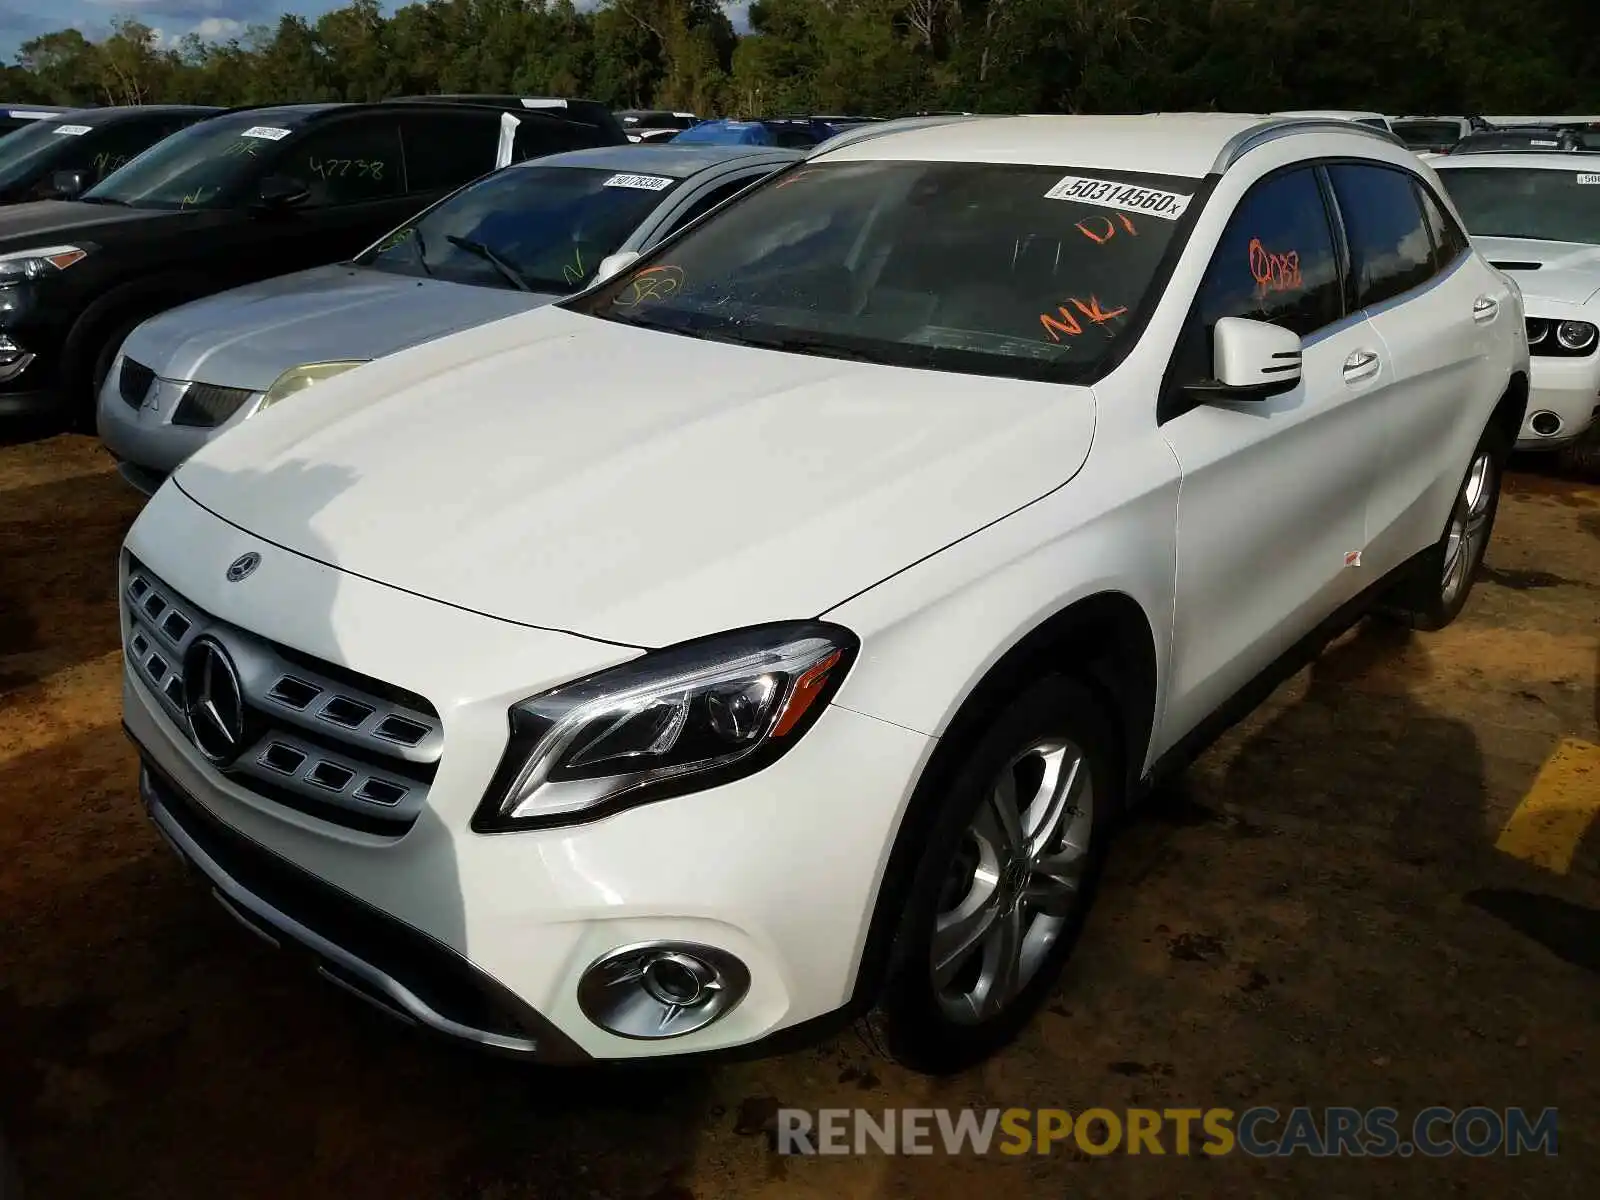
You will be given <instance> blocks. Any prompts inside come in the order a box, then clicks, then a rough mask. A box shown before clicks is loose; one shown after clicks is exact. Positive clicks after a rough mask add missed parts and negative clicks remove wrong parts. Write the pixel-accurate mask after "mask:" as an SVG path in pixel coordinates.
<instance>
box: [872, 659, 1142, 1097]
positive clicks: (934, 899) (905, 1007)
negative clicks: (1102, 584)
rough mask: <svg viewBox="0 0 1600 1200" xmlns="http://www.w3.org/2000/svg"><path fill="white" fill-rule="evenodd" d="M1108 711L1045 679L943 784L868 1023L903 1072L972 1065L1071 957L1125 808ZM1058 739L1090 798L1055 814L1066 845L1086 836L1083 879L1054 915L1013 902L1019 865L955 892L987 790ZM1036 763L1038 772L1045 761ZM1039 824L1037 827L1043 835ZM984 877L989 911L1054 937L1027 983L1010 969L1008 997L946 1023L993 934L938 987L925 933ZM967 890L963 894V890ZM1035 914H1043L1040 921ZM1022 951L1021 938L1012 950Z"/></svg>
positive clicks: (961, 907) (1015, 1025)
mask: <svg viewBox="0 0 1600 1200" xmlns="http://www.w3.org/2000/svg"><path fill="white" fill-rule="evenodd" d="M1109 713H1110V705H1109V704H1107V703H1105V702H1104V701H1103V700H1102V699H1101V698H1100V696H1099V695H1098V694H1097V693H1096V692H1094V691H1092V690H1091V689H1090V688H1088V687H1086V686H1084V685H1083V684H1081V683H1079V682H1077V681H1076V680H1073V679H1069V678H1066V677H1064V676H1057V675H1053V676H1047V677H1045V678H1043V679H1040V680H1038V681H1037V682H1035V683H1033V684H1032V685H1030V686H1029V687H1027V688H1026V689H1025V690H1024V691H1023V692H1021V693H1020V694H1019V695H1018V696H1017V697H1016V698H1015V699H1014V700H1012V701H1011V702H1010V703H1009V704H1008V705H1006V707H1005V708H1003V709H1002V710H1001V711H1000V712H998V713H997V714H996V715H995V717H994V719H993V721H992V722H990V724H989V725H988V727H987V728H986V729H985V730H984V731H983V732H982V733H981V735H979V736H978V738H977V739H976V741H975V742H974V743H973V745H972V747H971V750H970V751H969V752H968V753H967V755H966V757H965V759H964V760H963V761H962V762H961V763H960V764H959V765H958V766H957V767H956V768H955V771H954V774H953V775H952V776H951V777H950V778H949V781H948V783H947V785H946V786H945V788H944V794H943V797H942V799H941V801H940V804H939V807H938V810H937V815H936V816H935V817H934V820H933V825H932V827H931V828H930V829H929V830H928V831H927V834H926V842H925V848H924V850H923V853H922V857H921V860H920V861H919V862H918V865H917V868H916V872H915V874H914V875H913V878H912V883H911V888H910V893H909V895H908V896H907V897H906V898H905V908H904V916H903V917H902V918H901V922H900V928H899V930H898V931H897V933H896V937H895V943H894V947H893V950H892V954H891V960H890V969H889V976H888V979H887V981H886V984H885V987H884V990H883V993H882V995H881V996H880V998H879V1002H878V1009H877V1012H876V1013H875V1015H874V1024H875V1025H876V1026H877V1027H878V1030H879V1032H880V1034H881V1035H882V1039H883V1042H884V1045H885V1047H886V1049H887V1050H888V1052H889V1054H890V1055H891V1056H892V1057H893V1058H894V1059H895V1060H896V1061H898V1062H899V1063H901V1064H902V1065H904V1066H906V1067H909V1068H911V1069H912V1070H916V1071H921V1072H924V1073H927V1074H935V1075H941V1074H948V1073H950V1072H953V1071H960V1070H963V1069H965V1068H967V1067H969V1066H972V1065H973V1064H975V1063H977V1062H979V1061H981V1060H982V1059H984V1058H986V1057H988V1056H989V1055H991V1054H993V1053H994V1052H995V1051H996V1050H998V1049H1000V1048H1001V1047H1002V1046H1004V1045H1005V1044H1006V1043H1007V1042H1009V1041H1011V1040H1012V1039H1013V1038H1014V1037H1016V1035H1017V1034H1018V1033H1019V1032H1020V1031H1021V1029H1022V1028H1023V1026H1024V1025H1026V1024H1027V1022H1028V1020H1029V1018H1031V1017H1032V1016H1033V1014H1034V1012H1035V1011H1036V1010H1037V1009H1038V1008H1039V1006H1040V1005H1041V1004H1042V1003H1043V1002H1044V1000H1045V998H1046V997H1047V996H1048V995H1049V992H1050V989H1051V987H1052V985H1053V984H1054V983H1055V981H1056V978H1057V977H1058V976H1059V974H1060V972H1061V969H1062V967H1063V966H1064V965H1065V963H1066V961H1067V959H1068V958H1069V957H1070V956H1071V954H1072V950H1073V947H1074V945H1075V944H1076V942H1077V940H1078V935H1079V933H1080V932H1081V931H1082V928H1083V922H1084V918H1085V917H1086V916H1087V914H1088V911H1089V908H1090V906H1091V905H1092V903H1093V900H1094V891H1095V886H1096V884H1097V883H1098V881H1099V877H1100V871H1101V867H1102V865H1103V863H1104V861H1105V850H1106V842H1107V841H1108V837H1109V833H1110V830H1111V828H1112V825H1113V822H1114V820H1115V818H1116V815H1117V813H1118V811H1119V810H1120V807H1121V803H1122V794H1121V793H1122V779H1123V773H1122V765H1121V759H1122V751H1121V747H1120V745H1119V739H1118V737H1117V732H1116V727H1115V725H1114V724H1113V722H1112V720H1111V718H1110V716H1109ZM1056 741H1059V742H1064V743H1067V744H1069V745H1070V747H1071V749H1072V750H1073V751H1077V752H1081V762H1082V766H1083V768H1085V770H1083V771H1082V773H1081V775H1080V778H1082V779H1084V780H1086V782H1087V784H1088V786H1089V788H1090V789H1092V790H1091V791H1089V792H1088V793H1087V798H1088V799H1089V800H1090V801H1091V803H1090V805H1089V807H1088V811H1087V813H1084V812H1083V810H1082V801H1083V800H1084V799H1085V794H1084V793H1083V792H1082V791H1078V792H1076V794H1075V796H1074V797H1071V798H1070V799H1071V805H1070V806H1069V807H1065V808H1064V809H1063V810H1062V811H1063V812H1065V813H1066V814H1068V815H1066V816H1064V817H1062V818H1059V819H1060V820H1062V821H1063V822H1067V823H1076V825H1077V826H1078V827H1080V832H1079V834H1078V836H1077V837H1076V838H1075V839H1074V840H1076V841H1077V842H1079V843H1080V844H1081V843H1082V842H1083V841H1085V840H1086V842H1087V847H1086V850H1085V851H1084V853H1083V855H1082V858H1081V863H1082V867H1081V876H1080V877H1079V879H1078V882H1077V886H1076V889H1075V891H1071V892H1069V891H1067V890H1065V889H1063V890H1061V891H1059V892H1058V893H1055V894H1056V896H1057V899H1056V900H1055V901H1053V903H1054V904H1055V905H1056V906H1057V910H1056V911H1054V912H1053V913H1051V912H1045V911H1041V910H1035V909H1033V907H1032V906H1033V904H1034V903H1035V901H1034V900H1033V899H1031V898H1029V899H1022V900H1020V901H1019V900H1017V899H1012V897H1017V896H1019V895H1021V894H1022V891H1023V888H1022V886H1021V884H1020V883H1019V881H1018V872H1019V871H1022V870H1023V868H1020V867H1015V864H1013V866H1014V868H1015V869H1012V870H1008V869H1005V868H1003V867H1002V869H1000V870H999V871H997V872H991V873H990V874H989V875H988V876H983V875H980V874H979V873H978V872H976V871H975V872H974V873H973V876H972V882H971V883H970V884H963V883H962V882H961V880H962V879H964V878H965V877H966V873H967V872H966V867H967V862H968V860H969V859H970V860H972V861H975V862H976V861H978V859H981V858H982V855H983V849H982V846H983V843H982V839H981V836H980V835H978V834H976V833H975V832H974V830H975V826H976V823H977V821H978V820H979V819H980V812H988V811H991V810H989V809H988V808H987V806H989V805H990V802H991V795H992V792H993V785H994V784H995V783H996V781H997V780H999V779H1000V778H1002V774H1003V773H1004V772H1011V773H1012V774H1011V777H1012V779H1013V781H1014V782H1015V781H1016V779H1017V778H1018V776H1017V774H1016V772H1017V771H1020V770H1022V768H1021V767H1012V766H1010V765H1009V764H1012V763H1013V762H1014V760H1016V759H1017V756H1018V755H1019V754H1023V752H1024V751H1028V750H1030V749H1031V748H1034V747H1036V746H1038V745H1039V744H1041V743H1047V744H1049V743H1053V742H1056ZM1023 761H1024V763H1030V764H1031V762H1032V761H1033V760H1031V759H1027V758H1025V759H1024V760H1023ZM1040 761H1041V764H1042V762H1043V760H1040ZM1043 769H1044V770H1048V768H1043ZM1063 773H1064V772H1063ZM1019 786H1020V787H1021V788H1028V786H1029V785H1028V784H1027V783H1026V782H1022V783H1021V784H1020V785H1019ZM1048 791H1049V789H1048V788H1045V789H1043V790H1041V791H1040V792H1039V793H1038V794H1039V795H1041V796H1042V795H1044V794H1046V792H1048ZM1024 794H1026V793H1024ZM1029 811H1030V810H1028V809H1027V808H1023V809H1022V824H1023V825H1024V826H1026V825H1027V823H1028V812H1029ZM1041 811H1045V810H1041ZM1046 823H1047V822H1040V823H1039V824H1040V826H1041V827H1042V826H1043V825H1044V824H1046ZM1067 832H1068V831H1067V830H1066V828H1065V826H1063V829H1062V834H1061V836H1062V837H1066V836H1067ZM1052 836H1054V835H1052ZM1059 848H1060V847H1059V846H1058V849H1059ZM974 856H977V857H976V858H975V857H974ZM985 861H991V862H992V860H985ZM1055 861H1060V860H1059V859H1057V860H1055ZM1022 877H1023V878H1025V879H1028V880H1030V881H1033V883H1036V884H1037V885H1038V886H1039V887H1043V886H1044V885H1045V884H1047V883H1049V881H1048V879H1045V878H1043V877H1042V876H1041V875H1038V874H1036V875H1032V876H1028V875H1026V874H1024V875H1023V876H1022ZM984 878H988V879H995V880H997V882H996V883H995V885H994V886H993V887H992V888H991V889H990V891H991V894H992V895H994V896H996V897H999V899H998V900H997V902H996V905H995V908H996V911H997V912H1003V913H1005V914H1007V915H1010V914H1017V915H1016V916H1015V917H1014V918H1013V919H1014V920H1015V921H1017V922H1020V923H1021V926H1020V927H1021V928H1023V929H1024V930H1026V932H1027V934H1028V935H1030V936H1033V935H1036V934H1037V932H1038V931H1039V930H1040V929H1046V930H1050V929H1053V930H1054V940H1053V941H1050V942H1048V944H1047V945H1046V946H1045V948H1044V949H1043V950H1042V951H1041V952H1038V953H1036V955H1035V958H1034V960H1033V961H1034V965H1033V966H1032V968H1031V970H1030V972H1029V973H1028V974H1027V975H1026V978H1025V979H1024V978H1023V976H1022V974H1021V973H1020V972H1019V974H1018V975H1017V976H1016V978H1017V979H1018V980H1019V981H1020V982H1021V986H1020V987H1017V988H1015V989H1012V990H1011V993H1010V998H1009V1000H1007V1001H1005V1002H1003V1003H1002V1004H1001V1005H1000V1006H999V1007H998V1008H997V1009H996V1010H995V1011H992V1012H990V1013H987V1014H985V1015H983V1016H979V1015H978V1014H977V1011H976V1010H977V1008H978V1007H979V1006H978V1005H973V1011H971V1012H965V1011H964V1012H963V1014H962V1016H961V1018H960V1019H958V1018H957V1017H956V1016H953V1015H952V1006H959V1005H960V1004H961V1003H963V999H958V998H953V997H952V992H954V993H957V994H958V996H959V994H960V993H961V992H962V989H963V988H964V987H965V983H964V981H963V975H964V973H966V972H972V971H974V967H973V963H974V962H976V970H975V972H974V973H975V974H976V975H977V976H978V977H980V978H979V980H978V983H977V986H978V987H980V988H981V986H982V984H981V977H982V975H983V973H984V972H985V970H987V963H988V961H989V960H988V959H987V958H985V955H987V954H989V953H990V952H991V951H990V946H991V943H990V937H991V936H992V935H986V936H984V937H982V938H978V939H975V940H974V945H975V946H979V947H980V948H978V949H973V950H970V951H968V952H967V956H966V961H965V962H964V963H963V965H962V969H961V970H960V971H957V972H955V975H954V978H953V979H952V980H950V981H949V982H948V983H947V984H946V985H945V987H944V988H943V989H941V988H939V987H937V986H936V985H935V981H934V936H935V931H936V926H937V924H938V922H939V920H940V918H941V916H943V917H945V918H946V920H947V922H948V923H949V924H950V925H952V926H954V925H956V924H958V923H959V921H958V919H957V918H956V915H955V914H957V913H959V912H961V911H965V910H967V909H968V906H969V904H970V903H971V902H972V901H973V899H974V898H975V897H977V896H978V895H979V891H980V888H981V887H983V886H984V885H983V883H982V882H981V880H982V879H984ZM952 885H953V886H952ZM967 888H970V890H965V889H967ZM1067 897H1070V899H1067ZM963 901H965V903H963ZM1008 904H1009V908H1008V907H1007V905H1008ZM976 907H983V906H976ZM974 911H975V909H974ZM1039 918H1045V923H1044V924H1043V925H1041V924H1040V923H1039ZM969 919H970V918H969ZM1005 919H1007V916H997V917H995V918H994V924H995V926H996V927H998V924H999V922H1001V921H1003V920H1005ZM1056 922H1059V924H1057V923H1056ZM947 936H949V935H948V934H947ZM1025 943H1026V937H1024V939H1023V943H1021V944H1025ZM995 953H996V956H997V958H998V957H1002V956H1001V955H1000V954H999V952H998V951H996V952H995ZM1020 957H1021V956H1020V955H1019V959H1020ZM953 960H954V956H952V961H953ZM972 994H978V993H977V992H973V993H971V994H969V995H967V996H965V997H964V999H966V1000H970V995H972ZM941 997H943V998H941Z"/></svg>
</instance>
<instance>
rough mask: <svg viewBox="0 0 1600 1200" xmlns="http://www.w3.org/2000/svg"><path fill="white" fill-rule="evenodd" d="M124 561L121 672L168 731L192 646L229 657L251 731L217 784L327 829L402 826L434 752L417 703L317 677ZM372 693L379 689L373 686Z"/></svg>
mask: <svg viewBox="0 0 1600 1200" xmlns="http://www.w3.org/2000/svg"><path fill="white" fill-rule="evenodd" d="M126 564H127V565H126V571H127V578H126V582H125V586H124V590H123V604H122V609H123V639H124V645H125V646H126V647H127V659H128V662H129V664H130V669H131V670H132V671H133V673H134V674H135V676H136V677H137V678H138V679H139V680H140V681H141V682H142V683H143V684H144V685H145V686H146V687H148V688H149V690H150V692H151V693H152V694H153V695H154V696H155V697H156V698H157V699H158V701H159V702H160V704H161V705H162V707H163V708H164V709H165V711H166V713H167V715H168V716H169V717H170V718H171V719H172V720H173V721H174V722H175V723H176V724H177V725H178V726H179V728H181V729H187V718H186V717H185V715H184V711H183V681H182V676H183V662H184V658H185V655H186V654H187V653H188V651H189V649H190V647H191V646H192V645H193V644H194V642H195V641H196V639H198V638H201V637H204V638H207V639H210V640H212V641H214V642H217V643H220V644H221V645H222V646H223V647H224V648H225V649H226V650H227V652H228V657H229V658H230V659H231V660H232V661H233V664H234V667H235V669H236V670H237V672H238V676H239V684H240V690H241V692H242V699H243V700H244V702H245V704H246V706H247V708H248V709H249V711H250V712H251V714H252V722H253V727H254V728H255V729H256V730H258V731H260V732H258V733H252V735H251V738H252V739H253V740H252V743H251V744H250V745H248V746H247V747H246V748H245V749H244V752H243V753H242V754H241V755H240V756H239V757H238V758H237V759H236V760H234V761H232V762H230V763H228V764H227V765H226V766H224V767H222V768H220V769H221V771H222V773H223V774H224V775H225V776H227V777H228V778H229V779H231V780H233V781H234V782H235V783H236V784H238V785H239V786H241V787H244V788H246V789H248V790H250V791H253V792H254V793H256V794H257V795H259V796H263V797H264V798H266V799H268V800H275V801H278V802H280V803H284V804H286V805H288V806H290V807H293V808H296V809H298V810H300V811H305V812H311V813H313V814H314V815H317V816H320V817H323V818H324V819H326V820H329V821H331V822H334V823H336V824H346V825H350V826H352V827H356V828H368V827H371V826H372V825H373V823H374V822H373V819H374V818H378V819H379V820H378V824H379V826H381V827H382V828H384V829H389V828H391V827H392V829H393V832H394V833H395V834H399V833H403V832H404V831H405V830H406V829H408V828H409V827H410V825H411V823H412V822H414V821H415V820H416V817H417V814H418V813H419V812H420V811H421V808H422V805H423V804H424V803H425V801H426V800H427V796H428V792H429V789H430V787H431V785H432V780H433V776H434V773H435V771H436V770H437V768H438V763H439V759H440V755H441V753H442V750H443V731H442V726H441V723H440V720H439V717H438V714H437V713H436V712H434V711H432V709H431V706H430V707H429V708H428V710H426V711H425V710H424V709H422V708H420V707H418V705H425V704H426V703H427V702H426V701H425V700H423V699H422V698H421V697H416V696H413V695H412V694H411V693H408V692H402V691H401V690H400V689H396V688H389V691H390V693H391V694H389V695H376V694H374V693H372V692H370V691H367V690H365V689H364V688H362V687H360V686H357V685H356V683H353V682H352V679H354V678H355V677H352V676H350V675H349V673H348V672H346V671H341V670H340V669H339V668H336V667H329V668H328V669H327V674H326V675H324V674H323V673H322V672H321V671H320V670H316V669H313V668H314V660H311V661H308V660H307V658H306V656H305V655H303V654H300V653H296V652H292V651H287V650H283V649H281V648H279V647H277V646H276V645H275V644H274V643H272V642H269V641H266V640H265V639H263V638H260V637H258V636H256V635H255V634H252V633H250V632H248V631H246V630H243V629H238V628H235V627H234V626H231V625H229V624H227V623H226V622H224V621H221V620H218V619H217V618H215V617H212V616H211V615H210V614H208V613H206V612H203V611H202V610H200V609H199V608H197V607H195V606H194V605H193V604H191V603H190V602H189V601H188V600H187V599H186V598H185V597H183V596H182V595H180V594H179V593H178V592H177V591H176V590H174V589H173V588H171V587H169V586H168V585H167V584H165V583H164V582H162V581H161V580H160V579H158V578H157V577H156V576H155V575H154V574H153V573H152V572H150V571H149V570H147V569H146V568H145V567H144V566H143V565H142V564H141V563H139V562H138V561H137V560H135V559H133V558H132V557H131V556H129V557H128V558H127V559H126ZM291 656H292V657H291ZM361 678H365V677H361ZM372 686H373V687H375V688H388V685H386V684H383V683H381V682H380V681H377V680H373V681H372ZM330 712H331V714H332V715H329V714H330Z"/></svg>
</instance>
